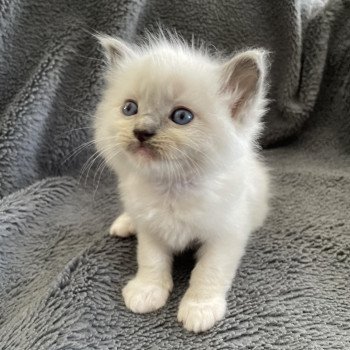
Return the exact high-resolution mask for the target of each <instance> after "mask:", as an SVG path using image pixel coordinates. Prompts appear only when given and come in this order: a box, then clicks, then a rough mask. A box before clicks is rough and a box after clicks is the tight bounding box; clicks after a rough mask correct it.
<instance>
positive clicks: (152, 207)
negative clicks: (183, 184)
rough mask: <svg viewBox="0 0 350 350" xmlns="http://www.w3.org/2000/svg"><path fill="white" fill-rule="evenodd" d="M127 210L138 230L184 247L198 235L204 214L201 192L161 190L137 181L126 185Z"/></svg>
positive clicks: (124, 196) (172, 244) (123, 190)
mask: <svg viewBox="0 0 350 350" xmlns="http://www.w3.org/2000/svg"><path fill="white" fill-rule="evenodd" d="M121 191H122V193H123V201H124V205H125V209H126V211H127V212H128V213H129V214H130V215H131V217H132V218H133V219H134V220H135V221H136V226H137V228H138V229H142V230H147V231H148V232H150V233H153V234H155V235H158V236H160V238H163V239H164V240H166V241H167V242H168V243H169V244H170V245H171V246H173V248H174V249H183V248H184V247H185V246H187V245H188V244H189V243H190V242H191V241H193V240H195V239H196V238H198V237H197V232H198V229H197V226H198V223H200V219H201V217H202V216H203V201H200V198H199V197H200V196H199V193H197V192H196V191H193V190H191V189H188V188H183V189H181V188H171V189H160V188H153V189H152V188H150V187H147V186H144V185H142V184H136V183H133V185H131V184H129V185H126V186H122V188H121Z"/></svg>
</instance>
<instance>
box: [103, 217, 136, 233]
mask: <svg viewBox="0 0 350 350" xmlns="http://www.w3.org/2000/svg"><path fill="white" fill-rule="evenodd" d="M109 234H110V235H111V236H119V237H129V236H131V235H133V234H135V228H134V225H133V224H132V222H131V218H130V216H129V215H128V214H126V213H123V214H121V215H120V216H118V218H117V219H115V220H114V222H113V224H112V226H111V228H110V229H109Z"/></svg>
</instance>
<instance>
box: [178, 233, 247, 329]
mask: <svg viewBox="0 0 350 350" xmlns="http://www.w3.org/2000/svg"><path fill="white" fill-rule="evenodd" d="M244 248H245V240H239V239H232V237H230V241H227V240H226V239H224V238H222V241H220V242H219V241H217V242H207V243H205V244H204V245H203V246H202V247H201V249H200V250H199V252H198V262H197V264H196V266H195V268H194V269H193V271H192V274H191V279H190V287H189V288H188V290H187V291H186V293H185V295H184V297H183V298H182V300H181V303H180V307H179V311H178V316H177V317H178V321H179V322H182V323H183V326H184V327H185V328H186V329H187V330H189V331H193V332H196V333H197V332H203V331H206V330H208V329H209V328H211V327H212V326H213V325H214V324H215V323H216V322H217V321H219V320H221V319H222V318H223V317H224V315H225V312H226V293H227V291H228V290H229V289H230V287H231V283H232V280H233V278H234V276H235V274H236V271H237V268H238V265H239V261H240V259H241V257H242V255H243V253H244Z"/></svg>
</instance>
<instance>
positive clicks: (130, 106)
mask: <svg viewBox="0 0 350 350" xmlns="http://www.w3.org/2000/svg"><path fill="white" fill-rule="evenodd" d="M137 111H138V107H137V103H136V102H135V101H126V102H125V105H124V106H123V109H122V112H123V114H124V115H126V116H127V117H130V116H131V115H134V114H136V113H137Z"/></svg>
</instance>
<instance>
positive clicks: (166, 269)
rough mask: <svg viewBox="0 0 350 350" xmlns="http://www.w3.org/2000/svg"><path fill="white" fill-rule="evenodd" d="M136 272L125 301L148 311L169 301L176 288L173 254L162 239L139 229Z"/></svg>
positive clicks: (140, 310) (131, 307)
mask: <svg viewBox="0 0 350 350" xmlns="http://www.w3.org/2000/svg"><path fill="white" fill-rule="evenodd" d="M137 237H138V247H137V261H138V271H137V274H136V276H135V277H134V278H133V279H132V280H131V281H130V282H129V283H128V284H127V285H126V286H125V287H124V289H123V297H124V302H125V305H126V306H127V307H128V308H129V309H130V310H131V311H133V312H136V313H145V312H151V311H154V310H157V309H159V308H161V307H162V306H164V305H165V303H166V301H167V299H168V296H169V293H170V291H171V290H172V288H173V281H172V277H171V266H172V254H171V252H170V250H169V249H168V248H167V247H166V246H165V245H164V244H163V243H162V242H160V241H159V240H157V239H156V238H154V237H153V236H151V235H147V234H145V233H143V232H138V236H137Z"/></svg>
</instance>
